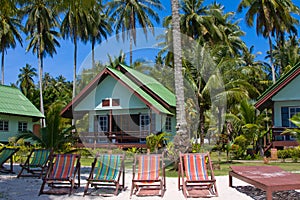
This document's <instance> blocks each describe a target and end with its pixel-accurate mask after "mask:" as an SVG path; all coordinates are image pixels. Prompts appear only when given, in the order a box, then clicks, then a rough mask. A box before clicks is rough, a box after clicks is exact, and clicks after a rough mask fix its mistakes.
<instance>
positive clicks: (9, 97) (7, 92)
mask: <svg viewBox="0 0 300 200" xmlns="http://www.w3.org/2000/svg"><path fill="white" fill-rule="evenodd" d="M41 118H44V115H43V114H42V113H41V112H40V111H39V110H38V109H37V108H36V107H35V106H34V105H33V104H32V103H31V102H30V101H29V99H27V98H26V97H25V96H24V95H23V93H22V92H21V91H20V90H19V89H17V88H14V87H9V86H5V85H0V142H1V143H7V142H8V141H9V138H11V137H14V136H16V135H17V134H18V133H20V132H22V131H32V132H33V133H35V134H38V133H39V127H40V122H39V119H41Z"/></svg>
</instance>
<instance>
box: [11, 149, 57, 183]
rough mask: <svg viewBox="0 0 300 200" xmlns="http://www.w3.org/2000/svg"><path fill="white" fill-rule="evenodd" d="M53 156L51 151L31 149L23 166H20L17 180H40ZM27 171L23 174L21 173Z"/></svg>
mask: <svg viewBox="0 0 300 200" xmlns="http://www.w3.org/2000/svg"><path fill="white" fill-rule="evenodd" d="M52 154H53V150H51V149H32V150H31V151H30V154H29V155H28V156H27V159H26V161H25V163H24V164H20V167H21V168H22V169H21V171H20V172H19V174H18V176H17V178H19V177H39V178H41V177H42V176H43V175H44V174H45V172H46V169H47V167H48V166H49V160H50V157H51V156H52ZM24 170H25V171H27V174H24V173H23V171H24Z"/></svg>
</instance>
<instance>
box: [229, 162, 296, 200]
mask: <svg viewBox="0 0 300 200" xmlns="http://www.w3.org/2000/svg"><path fill="white" fill-rule="evenodd" d="M230 169H231V170H230V171H229V186H230V187H232V177H235V178H237V179H240V180H242V181H245V182H247V183H249V184H251V185H253V186H255V187H257V188H259V189H262V190H264V191H266V193H267V200H272V193H273V192H274V191H284V190H296V189H300V174H295V173H290V172H287V171H284V170H283V169H281V168H280V167H277V166H231V167H230Z"/></svg>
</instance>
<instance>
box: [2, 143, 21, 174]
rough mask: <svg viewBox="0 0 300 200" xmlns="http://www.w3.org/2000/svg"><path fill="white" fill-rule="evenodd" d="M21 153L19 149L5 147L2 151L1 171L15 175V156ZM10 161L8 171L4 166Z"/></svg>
mask: <svg viewBox="0 0 300 200" xmlns="http://www.w3.org/2000/svg"><path fill="white" fill-rule="evenodd" d="M17 151H19V148H7V147H3V148H2V149H1V150H0V171H1V172H3V173H14V170H13V155H14V154H15V153H16V152H17ZM8 160H10V166H9V169H6V168H5V167H4V166H3V164H4V163H5V162H6V161H8Z"/></svg>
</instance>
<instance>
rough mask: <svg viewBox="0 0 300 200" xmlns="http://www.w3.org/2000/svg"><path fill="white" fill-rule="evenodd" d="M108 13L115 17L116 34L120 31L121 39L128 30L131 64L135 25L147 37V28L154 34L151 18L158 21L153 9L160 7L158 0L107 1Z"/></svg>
mask: <svg viewBox="0 0 300 200" xmlns="http://www.w3.org/2000/svg"><path fill="white" fill-rule="evenodd" d="M108 6H109V9H110V11H109V13H110V15H111V17H112V18H113V19H115V21H116V22H115V29H116V34H119V33H120V31H122V37H123V40H124V39H125V32H124V31H128V32H127V33H128V36H129V38H130V65H132V42H133V43H134V44H136V27H137V25H140V26H141V28H142V29H143V31H144V34H145V35H146V38H147V32H148V29H150V31H151V33H152V34H154V26H153V23H152V21H151V18H152V19H154V20H155V21H156V23H159V16H158V14H157V13H156V12H155V11H154V10H153V8H154V9H162V5H161V3H160V1H159V0H115V1H110V2H109V3H108Z"/></svg>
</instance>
